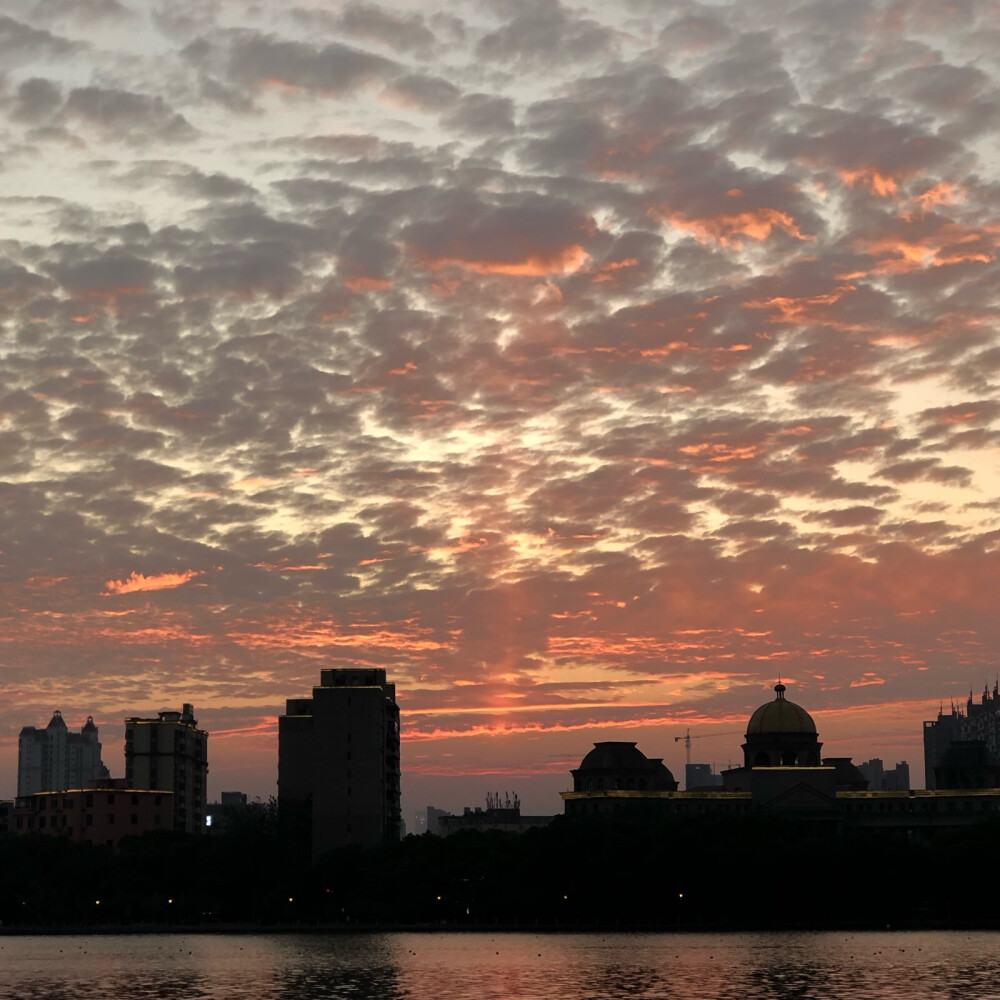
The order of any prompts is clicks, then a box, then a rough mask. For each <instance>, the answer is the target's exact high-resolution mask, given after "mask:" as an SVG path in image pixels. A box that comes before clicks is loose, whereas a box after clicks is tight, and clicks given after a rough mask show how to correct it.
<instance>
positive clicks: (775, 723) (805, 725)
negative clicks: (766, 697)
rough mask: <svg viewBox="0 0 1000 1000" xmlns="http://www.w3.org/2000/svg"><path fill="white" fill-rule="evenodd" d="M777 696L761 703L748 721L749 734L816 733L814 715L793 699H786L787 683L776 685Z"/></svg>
mask: <svg viewBox="0 0 1000 1000" xmlns="http://www.w3.org/2000/svg"><path fill="white" fill-rule="evenodd" d="M774 690H775V692H776V693H777V697H776V698H775V699H774V701H769V702H768V703H767V704H766V705H761V706H760V708H758V709H757V711H756V712H754V713H753V715H751V716H750V721H749V722H748V723H747V736H751V735H754V734H756V733H815V732H816V723H815V722H813V720H812V716H811V715H810V714H809V713H808V712H807V711H806V710H805V709H804V708H800V707H799V706H798V705H796V704H795V703H794V702H792V701H786V700H785V685H784V684H778V685H776V686H775V689H774Z"/></svg>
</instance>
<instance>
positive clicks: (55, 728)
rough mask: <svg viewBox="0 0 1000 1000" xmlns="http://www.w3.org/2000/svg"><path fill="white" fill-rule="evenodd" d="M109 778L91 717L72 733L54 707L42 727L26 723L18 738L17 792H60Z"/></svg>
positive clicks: (20, 793) (29, 793)
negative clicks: (37, 727)
mask: <svg viewBox="0 0 1000 1000" xmlns="http://www.w3.org/2000/svg"><path fill="white" fill-rule="evenodd" d="M107 777H108V769H107V768H106V767H105V766H104V764H103V762H102V761H101V741H100V738H99V736H98V731H97V726H96V725H95V724H94V717H93V716H92V715H88V716H87V721H86V723H85V724H84V726H83V728H82V729H81V730H80V732H79V733H71V732H70V731H69V729H68V727H67V726H66V722H65V720H64V719H63V717H62V712H60V711H59V710H58V709H56V710H55V711H54V712H53V713H52V718H51V719H50V720H49V724H48V725H47V726H46V727H45V728H44V729H36V728H35V727H34V726H25V727H24V728H23V729H22V730H21V732H20V735H19V736H18V738H17V794H18V795H32V794H34V793H35V792H61V791H63V790H65V789H67V788H82V787H83V786H84V785H86V784H88V783H89V782H91V781H97V780H99V779H101V778H107Z"/></svg>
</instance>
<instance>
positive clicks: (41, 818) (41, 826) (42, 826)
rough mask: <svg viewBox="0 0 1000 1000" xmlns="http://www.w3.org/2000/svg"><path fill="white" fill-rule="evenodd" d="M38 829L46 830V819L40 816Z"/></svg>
mask: <svg viewBox="0 0 1000 1000" xmlns="http://www.w3.org/2000/svg"><path fill="white" fill-rule="evenodd" d="M38 829H39V830H44V829H45V817H44V816H39V817H38Z"/></svg>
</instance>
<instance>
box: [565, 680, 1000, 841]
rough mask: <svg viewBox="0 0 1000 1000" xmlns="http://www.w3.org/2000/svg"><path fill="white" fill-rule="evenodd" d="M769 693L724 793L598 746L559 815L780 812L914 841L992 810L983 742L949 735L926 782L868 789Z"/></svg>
mask: <svg viewBox="0 0 1000 1000" xmlns="http://www.w3.org/2000/svg"><path fill="white" fill-rule="evenodd" d="M775 692H776V694H777V697H776V698H775V700H774V701H772V702H767V703H766V704H764V705H762V706H761V707H760V708H758V709H757V710H756V711H755V712H754V713H753V715H752V716H751V717H750V720H749V722H748V724H747V732H746V741H745V743H744V744H743V752H744V764H743V766H742V767H738V768H730V769H729V770H727V771H724V772H723V774H722V779H723V782H724V790H721V791H715V790H712V789H697V790H693V791H685V792H679V791H676V784H675V783H674V784H673V786H672V787H671V786H670V784H668V783H666V782H665V781H664V779H663V776H662V774H661V777H660V783H659V784H658V785H653V784H651V783H649V782H648V781H647V782H646V784H645V785H643V784H641V783H640V781H639V778H640V776H641V775H642V774H643V773H647V765H646V764H643V763H642V762H643V761H646V760H647V759H646V758H645V755H643V754H642V753H641V751H639V750H637V749H636V748H635V744H633V743H597V744H595V747H594V750H591V751H590V753H588V754H587V756H586V757H584V759H583V762H582V763H581V765H580V767H579V768H577V769H576V770H574V771H573V772H572V775H573V790H572V791H567V792H562V798H563V801H564V809H565V813H566V815H567V816H578V817H583V816H588V815H589V816H593V815H604V814H609V813H610V814H614V813H619V814H626V815H647V816H698V815H706V814H739V813H746V814H749V813H758V814H761V813H763V814H784V815H788V816H789V817H794V818H795V819H796V820H804V819H809V820H815V821H821V822H823V823H825V824H834V825H835V826H836V827H837V828H840V829H849V828H865V829H893V830H897V831H902V832H905V833H906V834H907V835H908V836H910V837H913V838H915V839H920V838H922V837H926V836H929V835H930V834H931V833H932V832H933V831H934V830H937V829H940V828H944V827H953V826H965V825H969V824H972V823H977V822H980V821H982V820H984V819H987V818H990V817H994V816H1000V787H998V786H1000V759H998V758H997V756H996V755H995V754H993V753H992V752H991V750H990V748H989V746H988V745H987V744H986V742H985V741H983V740H965V741H953V742H951V744H950V746H949V749H948V750H946V751H945V752H944V754H943V755H942V757H941V758H940V763H939V764H938V766H937V767H936V769H935V787H934V788H929V789H927V790H918V791H914V790H911V789H898V790H882V789H872V790H869V788H868V781H867V779H866V778H865V776H864V775H863V774H862V773H861V770H860V769H859V768H858V767H856V766H855V765H854V764H853V763H852V762H851V760H850V758H848V757H826V758H823V759H822V760H821V758H820V749H821V747H822V744H821V743H820V742H819V738H818V733H817V731H816V725H815V723H814V722H813V720H812V717H811V716H810V715H809V713H808V712H806V711H805V709H803V708H801V707H800V706H798V705H795V704H794V703H792V702H790V701H788V700H786V698H785V687H784V685H781V684H779V685H778V686H777V687H776V688H775ZM640 758H641V760H640ZM650 763H652V762H650ZM598 765H599V766H598ZM660 767H662V764H660ZM664 770H665V769H664ZM667 774H669V772H667Z"/></svg>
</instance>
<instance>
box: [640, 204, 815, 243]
mask: <svg viewBox="0 0 1000 1000" xmlns="http://www.w3.org/2000/svg"><path fill="white" fill-rule="evenodd" d="M652 214H654V215H657V216H658V217H659V218H660V219H661V220H662V221H664V222H669V223H670V225H672V226H675V227H676V228H677V229H682V230H684V232H688V233H691V234H692V235H693V236H694V237H695V238H696V239H698V240H701V241H702V242H710V241H712V242H717V243H721V244H722V246H730V245H735V246H738V245H739V241H738V239H737V238H738V237H740V236H748V237H750V239H752V240H756V241H757V242H758V243H761V242H763V241H764V240H766V239H768V237H770V236H771V235H772V234H773V233H774V231H775V230H780V231H781V232H783V233H785V234H786V235H788V236H793V237H794V238H795V239H797V240H812V239H815V238H816V237H814V236H807V235H806V234H804V233H803V232H802V231H801V230H800V229H799V227H798V225H796V222H795V219H794V218H792V216H791V215H789V214H788V212H782V211H779V210H778V209H776V208H758V209H746V210H744V211H742V212H724V213H722V214H720V215H716V216H712V217H706V218H700V219H698V218H689V217H687V216H685V215H684V214H683V213H681V212H675V211H671V210H670V209H664V210H662V211H654V212H653V213H652Z"/></svg>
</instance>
